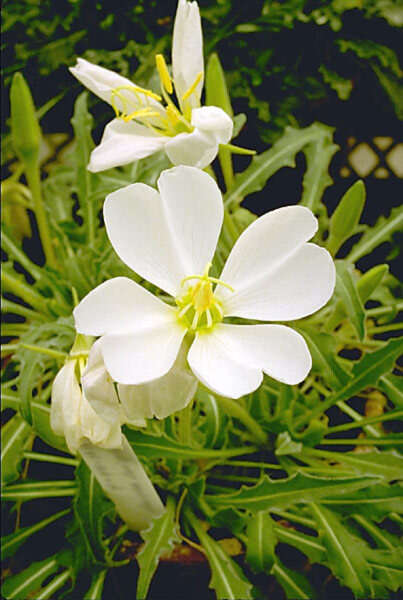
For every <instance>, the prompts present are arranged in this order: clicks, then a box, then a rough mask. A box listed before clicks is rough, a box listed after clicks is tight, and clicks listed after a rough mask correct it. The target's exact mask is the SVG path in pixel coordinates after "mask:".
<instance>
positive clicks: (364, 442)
mask: <svg viewBox="0 0 403 600" xmlns="http://www.w3.org/2000/svg"><path fill="white" fill-rule="evenodd" d="M321 444H322V445H325V446H339V445H340V446H357V445H358V446H374V445H375V446H378V445H379V446H403V439H401V440H394V439H393V438H392V439H390V440H388V439H373V438H350V439H346V440H339V439H337V440H328V439H326V440H323V441H322V442H321Z"/></svg>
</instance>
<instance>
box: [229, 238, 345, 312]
mask: <svg viewBox="0 0 403 600" xmlns="http://www.w3.org/2000/svg"><path fill="white" fill-rule="evenodd" d="M250 256H251V257H253V255H252V254H251V255H250ZM251 262H252V263H253V259H252V261H251ZM251 270H252V268H251ZM334 285H335V267H334V262H333V260H332V257H331V256H330V254H329V252H328V251H327V250H325V249H324V248H321V247H319V246H316V245H315V244H303V245H302V246H301V247H300V248H298V249H297V250H296V251H295V252H294V253H293V254H291V255H290V256H289V257H288V258H287V260H286V261H285V262H284V263H282V264H280V265H278V266H277V269H275V270H273V271H271V272H268V273H267V274H262V275H261V277H260V278H259V277H258V276H257V277H256V279H255V281H253V282H248V284H247V285H245V286H243V287H240V286H238V287H236V288H235V292H234V293H232V294H230V295H229V297H228V298H227V299H226V300H225V301H224V306H223V308H224V312H225V314H226V315H227V316H229V315H234V316H237V317H243V318H246V319H262V320H270V321H291V320H293V319H301V318H302V317H306V316H308V315H311V314H313V313H314V312H316V311H317V310H319V308H321V307H322V306H324V305H325V304H326V302H327V301H328V300H329V298H330V297H331V295H332V294H333V290H334Z"/></svg>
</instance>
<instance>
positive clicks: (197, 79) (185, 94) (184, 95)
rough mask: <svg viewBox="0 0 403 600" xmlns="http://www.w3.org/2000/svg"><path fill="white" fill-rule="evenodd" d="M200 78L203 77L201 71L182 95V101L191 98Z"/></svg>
mask: <svg viewBox="0 0 403 600" xmlns="http://www.w3.org/2000/svg"><path fill="white" fill-rule="evenodd" d="M202 77H203V71H200V73H198V75H197V76H196V79H195V80H194V82H193V83H192V85H191V86H190V87H189V89H188V90H186V92H185V93H184V94H183V96H182V100H187V99H188V98H189V96H191V95H192V94H193V92H194V91H195V90H196V88H197V86H198V85H199V83H200V81H201V78H202Z"/></svg>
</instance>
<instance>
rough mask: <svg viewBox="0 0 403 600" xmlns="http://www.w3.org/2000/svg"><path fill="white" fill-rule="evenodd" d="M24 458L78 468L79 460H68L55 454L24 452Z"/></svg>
mask: <svg viewBox="0 0 403 600" xmlns="http://www.w3.org/2000/svg"><path fill="white" fill-rule="evenodd" d="M24 458H28V459H30V460H36V461H38V462H49V463H57V464H60V465H68V466H70V467H76V466H77V465H78V462H79V461H78V460H76V459H75V458H67V457H65V456H56V455H55V454H41V453H39V452H28V451H26V452H24Z"/></svg>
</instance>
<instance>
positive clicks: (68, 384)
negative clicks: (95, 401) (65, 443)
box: [50, 360, 81, 435]
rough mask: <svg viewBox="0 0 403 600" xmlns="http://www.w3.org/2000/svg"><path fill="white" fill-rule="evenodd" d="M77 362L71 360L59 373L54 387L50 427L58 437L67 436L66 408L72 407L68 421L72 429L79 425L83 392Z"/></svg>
mask: <svg viewBox="0 0 403 600" xmlns="http://www.w3.org/2000/svg"><path fill="white" fill-rule="evenodd" d="M75 367H76V361H74V360H69V361H67V363H66V364H65V365H64V366H63V367H62V368H61V369H60V371H59V372H58V373H57V375H56V377H55V379H54V381H53V385H52V403H51V408H50V426H51V428H52V429H53V431H54V432H55V433H56V434H57V435H64V434H65V426H66V422H65V416H66V415H65V408H66V405H67V406H68V405H70V410H69V411H68V419H69V424H70V426H71V427H73V428H74V427H77V425H78V423H79V411H78V407H79V404H80V398H81V391H80V387H79V385H78V382H77V378H76V375H75Z"/></svg>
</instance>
